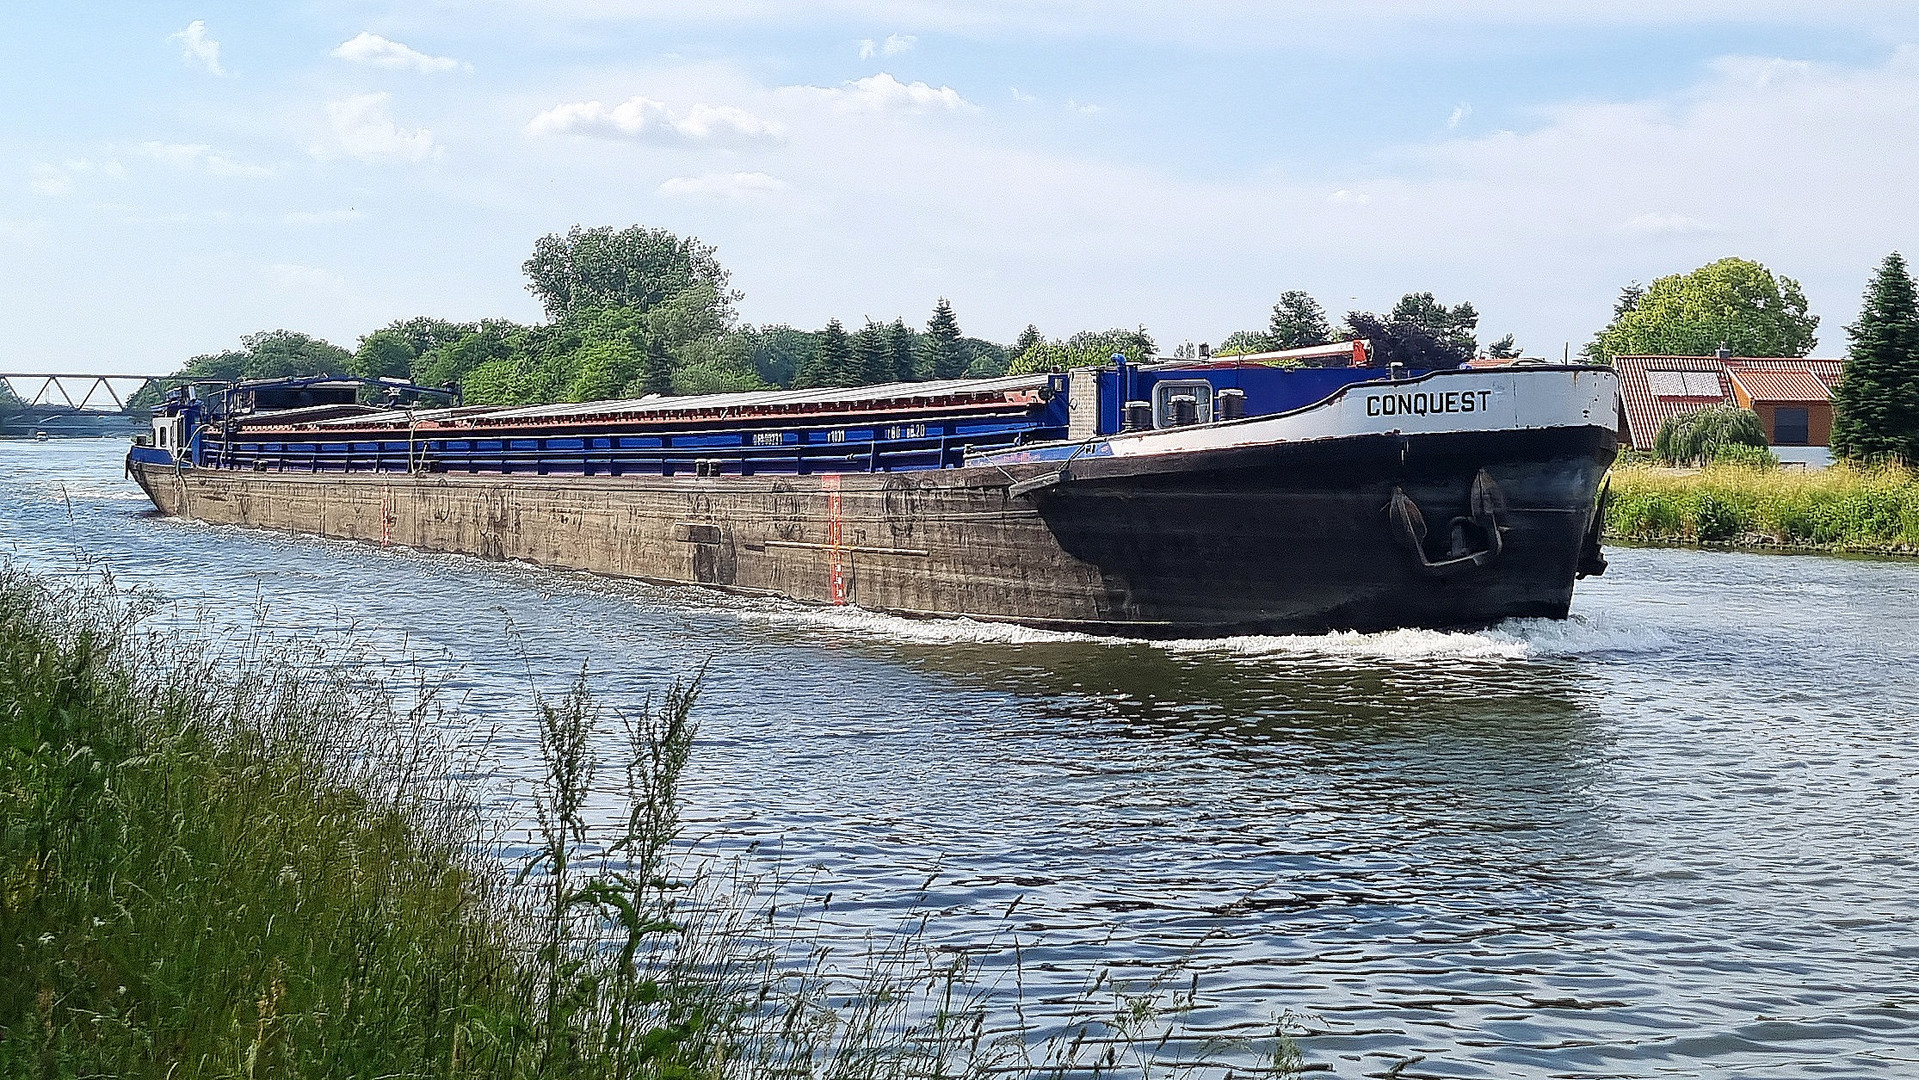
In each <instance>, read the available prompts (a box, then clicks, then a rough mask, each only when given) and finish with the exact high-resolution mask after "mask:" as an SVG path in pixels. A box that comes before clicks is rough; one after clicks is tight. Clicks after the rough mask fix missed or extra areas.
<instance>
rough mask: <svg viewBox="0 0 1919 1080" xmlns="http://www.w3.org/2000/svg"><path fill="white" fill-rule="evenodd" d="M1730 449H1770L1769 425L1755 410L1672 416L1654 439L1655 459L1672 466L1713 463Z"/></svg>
mask: <svg viewBox="0 0 1919 1080" xmlns="http://www.w3.org/2000/svg"><path fill="white" fill-rule="evenodd" d="M1729 446H1749V447H1758V448H1760V449H1761V450H1763V449H1765V447H1766V425H1765V423H1764V422H1762V421H1761V420H1760V419H1759V414H1758V413H1756V412H1753V411H1752V410H1751V409H1741V408H1739V407H1737V406H1734V405H1714V406H1710V407H1708V408H1704V409H1698V410H1695V411H1693V412H1685V413H1680V414H1679V415H1677V416H1669V417H1667V418H1666V421H1665V422H1664V423H1662V424H1660V425H1659V431H1658V433H1657V434H1655V435H1654V436H1653V447H1652V448H1653V456H1654V457H1656V458H1658V459H1659V460H1660V461H1661V462H1663V463H1665V464H1668V465H1692V464H1700V463H1704V462H1707V461H1711V460H1713V458H1714V457H1715V456H1716V455H1717V454H1718V453H1719V452H1720V451H1721V450H1722V449H1724V448H1726V447H1729Z"/></svg>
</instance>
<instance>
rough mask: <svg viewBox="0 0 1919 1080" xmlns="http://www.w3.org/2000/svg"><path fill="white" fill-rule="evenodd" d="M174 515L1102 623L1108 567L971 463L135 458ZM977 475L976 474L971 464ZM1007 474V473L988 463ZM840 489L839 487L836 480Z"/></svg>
mask: <svg viewBox="0 0 1919 1080" xmlns="http://www.w3.org/2000/svg"><path fill="white" fill-rule="evenodd" d="M131 469H132V471H133V474H134V476H135V479H137V480H138V481H139V483H140V485H141V487H142V488H144V489H145V490H146V491H147V493H148V495H150V496H151V497H152V498H153V501H154V504H155V505H156V506H158V507H159V509H160V510H161V511H162V512H164V513H167V514H170V515H175V516H179V517H187V518H193V519H196V520H199V521H206V522H212V523H215V524H224V525H241V526H247V527H252V528H262V529H273V530H279V531H285V532H298V533H315V534H319V535H323V536H330V537H336V538H340V539H347V540H361V541H366V542H369V543H376V544H393V545H400V546H405V547H411V548H417V549H420V550H423V551H441V552H454V553H460V554H468V555H478V556H481V557H483V558H489V559H502V560H520V561H525V562H529V563H535V564H538V565H540V566H549V567H557V568H564V569H574V570H585V571H591V572H593V573H598V574H608V575H613V576H619V577H629V578H638V579H642V580H647V581H657V582H666V583H676V584H677V583H684V584H700V585H710V586H717V587H722V588H727V589H733V590H739V591H747V592H761V593H771V594H778V595H782V596H788V597H792V598H795V599H798V600H804V601H811V602H816V603H823V604H833V603H844V604H857V605H860V606H863V607H869V608H873V609H877V610H886V611H898V612H908V613H933V612H939V613H972V614H979V615H982V616H986V617H997V618H1006V619H1019V620H1029V621H1034V622H1067V623H1098V622H1103V621H1106V620H1108V619H1111V618H1113V617H1115V615H1116V614H1117V613H1115V612H1110V611H1108V610H1107V609H1106V608H1105V607H1104V606H1103V603H1104V600H1105V591H1104V589H1103V588H1102V586H1101V579H1100V574H1099V572H1098V571H1097V570H1096V569H1095V568H1093V567H1090V566H1088V565H1086V564H1084V563H1082V562H1080V561H1079V560H1077V559H1074V558H1072V557H1071V556H1069V555H1067V554H1066V553H1065V552H1064V551H1063V550H1061V548H1060V546H1059V544H1058V542H1057V541H1055V540H1054V539H1053V537H1052V535H1051V533H1050V532H1049V531H1048V529H1047V528H1046V525H1045V523H1044V522H1043V521H1042V520H1041V519H1040V517H1039V514H1038V512H1037V510H1036V509H1035V508H1034V507H1032V506H1031V505H1029V504H1026V503H1024V502H1022V501H1020V500H1017V499H1009V498H1008V497H1007V495H1006V489H1005V481H1004V479H1003V477H1002V478H1001V479H1000V483H999V486H997V487H986V486H981V485H979V484H978V483H977V476H975V477H973V478H972V479H973V482H971V483H969V482H966V480H965V479H964V478H961V476H960V473H961V472H962V470H944V471H934V470H928V471H924V472H911V473H894V474H887V475H878V476H875V475H868V474H849V475H844V476H778V477H739V476H729V477H719V478H710V479H709V478H694V477H686V476H678V477H670V478H661V477H619V478H602V477H591V478H588V477H579V476H567V477H538V476H524V475H520V476H513V477H498V476H494V477H487V476H478V477H468V476H446V475H431V474H418V475H407V474H399V473H392V474H364V475H352V474H348V475H341V474H337V473H336V474H319V475H304V474H298V473H242V472H230V471H225V470H218V469H191V468H188V469H180V470H175V469H172V468H170V467H159V466H152V465H146V464H142V463H139V462H135V463H133V464H132V465H131ZM964 471H966V472H971V473H977V471H978V470H964ZM992 471H993V473H994V475H995V476H996V477H999V476H1001V474H1000V471H999V470H992ZM836 489H837V490H836Z"/></svg>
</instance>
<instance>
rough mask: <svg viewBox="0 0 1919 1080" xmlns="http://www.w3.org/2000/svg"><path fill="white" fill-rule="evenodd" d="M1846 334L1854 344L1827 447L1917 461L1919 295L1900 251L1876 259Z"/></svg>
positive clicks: (1836, 392)
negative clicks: (1857, 313) (1863, 299)
mask: <svg viewBox="0 0 1919 1080" xmlns="http://www.w3.org/2000/svg"><path fill="white" fill-rule="evenodd" d="M1846 335H1847V337H1848V338H1849V339H1850V341H1851V345H1852V347H1851V348H1850V349H1849V350H1847V353H1846V367H1845V376H1844V378H1843V379H1841V380H1840V383H1839V385H1838V386H1837V387H1835V388H1834V389H1833V393H1832V398H1833V422H1832V451H1833V453H1834V454H1837V455H1839V456H1840V457H1842V458H1852V459H1871V458H1879V457H1892V458H1897V459H1900V460H1904V461H1906V462H1919V297H1916V296H1915V287H1914V284H1913V280H1912V275H1911V274H1910V273H1909V272H1908V271H1907V268H1906V260H1905V259H1904V257H1902V256H1901V255H1900V254H1899V253H1898V252H1896V251H1895V252H1893V253H1892V254H1890V255H1887V256H1886V258H1885V261H1884V262H1882V263H1880V264H1879V271H1878V273H1876V274H1875V275H1873V279H1872V282H1871V283H1870V284H1869V285H1867V287H1866V296H1865V302H1864V303H1863V304H1862V305H1861V307H1860V311H1859V318H1858V320H1857V321H1855V322H1854V323H1853V324H1852V325H1851V326H1848V327H1846Z"/></svg>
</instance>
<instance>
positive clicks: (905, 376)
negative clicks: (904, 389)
mask: <svg viewBox="0 0 1919 1080" xmlns="http://www.w3.org/2000/svg"><path fill="white" fill-rule="evenodd" d="M914 337H915V335H914V333H913V329H912V327H910V326H907V325H906V320H905V319H899V318H896V319H894V320H893V324H892V325H891V326H888V327H887V328H886V353H887V357H888V359H889V360H890V361H891V362H890V363H889V365H888V368H889V370H888V380H890V381H893V382H910V381H912V380H914V379H917V378H919V362H918V361H917V360H915V359H914V357H913V354H914V351H915V350H914V347H913V346H914V342H913V338H914Z"/></svg>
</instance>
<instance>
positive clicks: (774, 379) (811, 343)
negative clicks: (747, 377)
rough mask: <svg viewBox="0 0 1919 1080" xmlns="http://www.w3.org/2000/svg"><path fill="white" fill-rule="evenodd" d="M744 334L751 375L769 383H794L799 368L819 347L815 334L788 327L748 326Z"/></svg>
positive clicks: (784, 384) (775, 384)
mask: <svg viewBox="0 0 1919 1080" xmlns="http://www.w3.org/2000/svg"><path fill="white" fill-rule="evenodd" d="M745 334H746V337H747V341H748V342H749V343H750V345H751V363H752V365H753V371H754V374H756V375H758V376H759V378H760V380H761V381H763V382H765V383H767V384H768V385H770V386H793V385H796V384H795V382H794V380H795V379H797V378H798V377H799V373H800V369H801V368H803V367H805V366H806V363H807V361H808V360H810V359H812V356H813V354H814V352H816V351H817V350H818V349H819V335H817V334H814V333H812V332H810V331H806V330H795V329H794V328H793V327H790V326H784V325H781V326H763V327H761V328H759V329H758V330H754V329H752V328H751V327H748V328H747V329H746V331H745Z"/></svg>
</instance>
